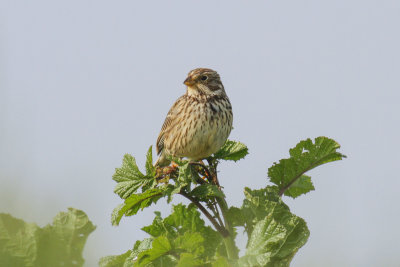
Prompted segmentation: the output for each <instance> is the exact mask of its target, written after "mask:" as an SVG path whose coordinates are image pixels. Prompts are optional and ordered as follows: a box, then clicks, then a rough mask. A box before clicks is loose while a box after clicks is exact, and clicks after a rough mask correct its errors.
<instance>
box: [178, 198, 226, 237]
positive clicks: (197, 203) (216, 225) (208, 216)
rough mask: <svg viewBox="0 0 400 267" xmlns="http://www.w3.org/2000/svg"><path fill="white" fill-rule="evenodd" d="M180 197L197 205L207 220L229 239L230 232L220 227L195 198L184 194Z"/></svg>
mask: <svg viewBox="0 0 400 267" xmlns="http://www.w3.org/2000/svg"><path fill="white" fill-rule="evenodd" d="M179 194H180V195H182V196H184V197H185V198H187V199H189V200H190V201H191V202H192V203H193V204H195V205H196V207H198V208H199V210H201V212H203V214H204V215H205V216H206V217H207V219H209V220H210V222H211V223H212V224H213V225H214V227H215V229H217V231H218V232H219V233H220V234H221V235H222V236H223V237H227V236H229V232H228V230H226V229H225V228H224V227H223V226H221V225H219V224H218V222H217V221H216V220H215V218H214V217H213V216H212V215H211V214H210V213H209V212H208V210H207V209H206V208H204V206H203V205H201V203H200V202H199V201H197V200H196V199H195V198H194V197H192V196H189V195H188V194H186V193H184V192H180V193H179Z"/></svg>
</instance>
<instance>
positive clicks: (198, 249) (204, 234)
mask: <svg viewBox="0 0 400 267" xmlns="http://www.w3.org/2000/svg"><path fill="white" fill-rule="evenodd" d="M142 230H143V231H145V232H146V233H148V234H150V235H151V237H152V239H154V240H164V241H165V240H168V241H169V243H168V246H166V245H165V246H163V248H164V249H162V250H160V249H159V248H156V249H155V250H153V249H154V244H153V246H152V248H151V249H147V250H146V251H142V252H140V255H139V256H138V259H140V260H138V261H137V263H136V264H137V266H144V265H145V264H150V262H151V264H153V265H151V266H170V265H168V264H172V266H176V265H177V264H180V265H181V266H185V265H184V264H186V263H187V261H188V260H189V255H191V256H190V257H191V259H193V262H195V263H196V264H197V263H199V264H197V265H198V266H205V265H206V263H207V262H210V261H211V260H212V259H213V258H214V255H215V253H216V250H217V248H218V247H220V246H221V244H222V243H223V242H222V237H221V236H220V234H219V233H217V232H216V231H214V230H213V229H212V228H211V227H209V226H205V223H204V221H203V220H202V219H201V218H200V213H199V212H198V211H197V210H196V209H195V208H188V207H186V206H185V205H182V204H179V205H176V206H174V207H173V212H172V214H171V215H169V216H168V217H167V218H165V219H162V218H161V214H160V213H159V212H156V218H155V219H154V220H153V223H152V224H151V225H149V226H146V227H143V228H142ZM159 238H161V239H159ZM164 241H163V243H164ZM135 247H136V245H135ZM156 247H157V246H156ZM134 250H135V248H134ZM167 250H168V251H167ZM160 251H162V253H161V252H160ZM160 262H163V264H164V265H157V264H159V263H160ZM166 262H167V263H168V264H167V263H166ZM160 264H161V263H160ZM188 266H192V265H188Z"/></svg>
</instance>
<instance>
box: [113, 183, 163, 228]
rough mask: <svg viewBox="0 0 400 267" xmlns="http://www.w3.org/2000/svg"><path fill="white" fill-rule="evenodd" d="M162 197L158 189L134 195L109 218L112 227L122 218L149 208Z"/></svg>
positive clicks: (161, 192)
mask: <svg viewBox="0 0 400 267" xmlns="http://www.w3.org/2000/svg"><path fill="white" fill-rule="evenodd" d="M162 196H163V191H162V190H160V189H158V188H153V189H150V190H147V191H146V192H144V193H142V194H134V195H131V196H130V197H129V198H127V199H125V203H124V204H122V205H119V206H117V207H116V208H115V209H114V211H113V213H112V216H111V223H112V225H118V224H119V222H120V221H121V218H122V216H124V215H125V216H132V215H135V214H136V213H137V212H138V211H139V209H141V210H143V209H144V208H146V207H148V206H150V205H151V204H153V203H157V201H158V200H159V199H160V198H161V197H162Z"/></svg>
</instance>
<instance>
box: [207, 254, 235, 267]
mask: <svg viewBox="0 0 400 267" xmlns="http://www.w3.org/2000/svg"><path fill="white" fill-rule="evenodd" d="M211 266H212V267H232V264H230V263H229V261H228V259H227V258H225V257H222V256H219V257H218V258H217V259H216V260H215V261H214V262H213V263H212V265H211Z"/></svg>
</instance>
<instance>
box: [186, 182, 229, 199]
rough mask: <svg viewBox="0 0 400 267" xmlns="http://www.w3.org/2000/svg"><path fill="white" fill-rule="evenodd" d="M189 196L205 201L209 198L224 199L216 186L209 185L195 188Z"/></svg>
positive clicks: (223, 195)
mask: <svg viewBox="0 0 400 267" xmlns="http://www.w3.org/2000/svg"><path fill="white" fill-rule="evenodd" d="M190 195H191V196H194V197H197V198H199V199H206V198H210V197H218V198H225V194H224V193H223V192H222V191H221V190H219V189H218V187H217V186H216V185H211V184H202V185H199V186H197V187H196V188H194V189H193V190H192V191H191V192H190Z"/></svg>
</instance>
